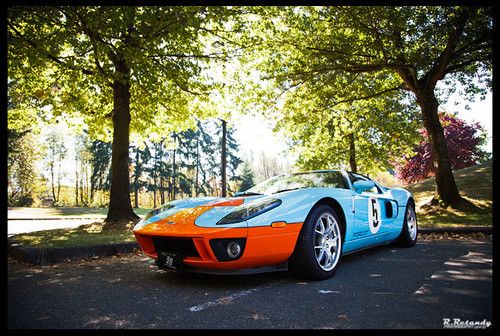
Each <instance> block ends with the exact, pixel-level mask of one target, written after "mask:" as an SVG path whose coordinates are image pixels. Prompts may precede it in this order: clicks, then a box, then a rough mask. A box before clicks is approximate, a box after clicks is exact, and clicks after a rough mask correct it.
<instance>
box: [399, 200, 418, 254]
mask: <svg viewBox="0 0 500 336" xmlns="http://www.w3.org/2000/svg"><path fill="white" fill-rule="evenodd" d="M417 236H418V226H417V215H416V213H415V205H413V203H411V202H409V203H408V205H407V206H406V213H405V219H404V221H403V229H402V230H401V234H400V235H399V237H398V239H397V243H398V245H399V246H402V247H412V246H414V245H415V244H416V243H417Z"/></svg>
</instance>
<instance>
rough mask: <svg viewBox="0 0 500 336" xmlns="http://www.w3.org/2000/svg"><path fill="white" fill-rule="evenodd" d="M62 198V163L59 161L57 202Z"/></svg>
mask: <svg viewBox="0 0 500 336" xmlns="http://www.w3.org/2000/svg"><path fill="white" fill-rule="evenodd" d="M60 196H61V161H59V169H58V170H57V201H59V198H60Z"/></svg>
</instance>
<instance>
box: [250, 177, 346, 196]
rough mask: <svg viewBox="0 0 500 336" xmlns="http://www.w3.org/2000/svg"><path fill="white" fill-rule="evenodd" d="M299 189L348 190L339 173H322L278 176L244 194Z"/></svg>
mask: <svg viewBox="0 0 500 336" xmlns="http://www.w3.org/2000/svg"><path fill="white" fill-rule="evenodd" d="M299 188H342V189H349V187H348V185H347V182H346V180H345V178H344V176H343V175H342V173H341V172H339V171H324V172H307V173H295V174H283V175H278V176H275V177H272V178H270V179H268V180H265V181H263V182H261V183H259V184H256V185H255V186H253V187H252V188H250V189H248V190H247V191H245V193H252V194H253V193H255V194H264V195H271V194H275V193H277V192H280V191H287V190H293V189H299Z"/></svg>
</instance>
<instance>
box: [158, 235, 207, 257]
mask: <svg viewBox="0 0 500 336" xmlns="http://www.w3.org/2000/svg"><path fill="white" fill-rule="evenodd" d="M153 244H154V245H155V248H156V251H157V252H158V251H163V252H167V253H177V254H181V255H183V256H187V257H199V256H200V254H199V253H198V250H196V247H195V246H194V243H193V240H192V239H191V238H170V237H153Z"/></svg>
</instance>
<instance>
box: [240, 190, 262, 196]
mask: <svg viewBox="0 0 500 336" xmlns="http://www.w3.org/2000/svg"><path fill="white" fill-rule="evenodd" d="M258 195H264V194H261V193H257V192H253V191H250V192H242V193H241V194H238V195H237V196H258Z"/></svg>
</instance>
